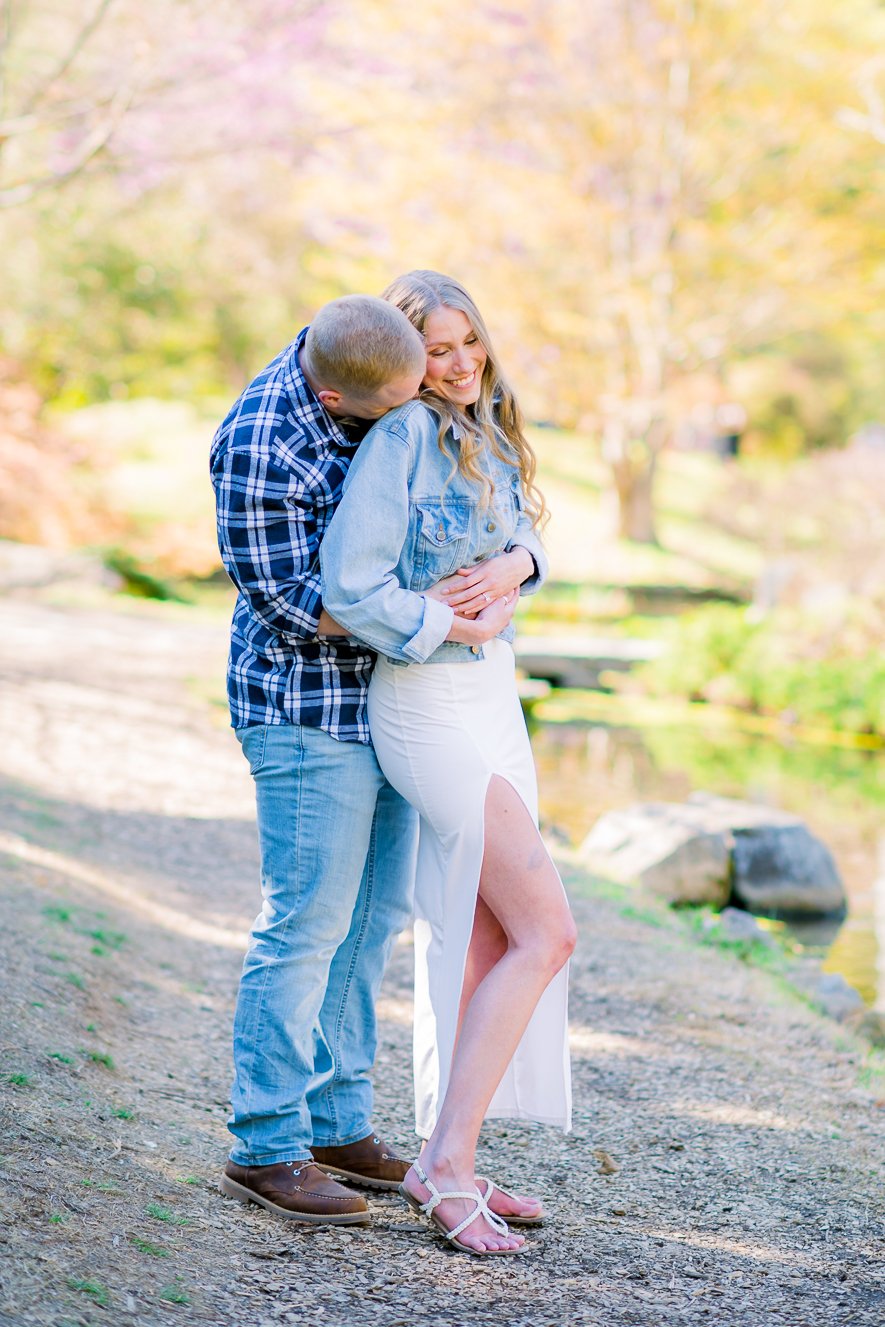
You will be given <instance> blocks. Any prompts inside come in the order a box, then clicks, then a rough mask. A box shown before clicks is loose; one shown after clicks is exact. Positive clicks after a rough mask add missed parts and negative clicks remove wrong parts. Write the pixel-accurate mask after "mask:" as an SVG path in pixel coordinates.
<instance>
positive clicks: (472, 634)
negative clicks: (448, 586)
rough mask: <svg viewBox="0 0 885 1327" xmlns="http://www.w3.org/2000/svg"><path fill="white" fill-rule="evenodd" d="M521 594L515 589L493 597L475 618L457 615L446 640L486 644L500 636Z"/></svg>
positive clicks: (463, 643) (462, 643)
mask: <svg viewBox="0 0 885 1327" xmlns="http://www.w3.org/2000/svg"><path fill="white" fill-rule="evenodd" d="M518 600H519V595H518V594H517V593H516V591H515V590H511V591H510V593H509V594H506V595H503V596H502V597H501V598H500V599H493V600H492V602H491V603H490V604H488V605H487V606H486V607H485V608H484V609H483V610H482V612H481V613H478V614H477V615H476V617H475V618H473V619H471V618H466V617H459V616H457V615H456V616H455V618H454V620H453V622H452V625H451V627H450V628H449V634H448V636H446V640H449V641H455V642H457V643H458V644H459V645H485V643H486V641H489V640H494V638H495V636H499V635H500V634H501V632H502V631H503V630H504V628H505V627H506V626H507V624H508V622H509V621H510V619H511V618H512V617H513V613H514V610H515V609H516V605H517V602H518Z"/></svg>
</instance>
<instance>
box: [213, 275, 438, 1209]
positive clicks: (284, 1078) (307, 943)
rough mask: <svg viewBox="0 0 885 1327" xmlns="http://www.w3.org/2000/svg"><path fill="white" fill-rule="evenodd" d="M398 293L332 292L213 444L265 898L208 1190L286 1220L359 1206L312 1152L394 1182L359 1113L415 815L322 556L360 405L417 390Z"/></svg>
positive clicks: (414, 357) (399, 1167) (401, 913)
mask: <svg viewBox="0 0 885 1327" xmlns="http://www.w3.org/2000/svg"><path fill="white" fill-rule="evenodd" d="M424 369H425V353H424V344H423V341H422V338H421V337H420V335H419V334H418V333H417V332H416V331H415V329H414V328H413V327H412V325H411V323H410V322H409V321H408V319H407V318H406V317H405V316H404V315H403V314H402V313H401V312H400V311H399V310H398V309H396V308H395V307H394V306H393V305H391V304H388V303H386V302H385V301H383V300H380V299H374V298H371V297H369V296H358V295H354V296H349V297H347V298H344V299H340V300H333V301H332V302H331V303H330V304H327V305H326V306H325V307H324V308H323V309H321V310H320V312H319V313H318V314H317V316H316V318H315V320H314V322H313V323H312V324H311V326H310V327H309V328H307V329H305V330H304V331H302V332H301V333H300V334H299V335H298V337H297V338H296V339H295V341H294V342H293V343H292V344H291V345H290V346H289V347H287V349H286V350H284V351H283V352H282V353H281V354H280V355H278V356H277V358H276V359H275V360H274V361H273V362H272V363H271V364H270V365H269V366H268V367H267V368H266V369H265V370H264V371H263V372H262V373H260V374H259V375H258V377H257V378H256V379H255V380H254V382H252V383H251V384H250V385H249V387H247V388H246V390H245V392H244V393H243V394H242V396H241V397H240V398H239V400H238V401H237V402H236V403H235V404H234V406H233V407H232V409H231V411H230V413H229V414H228V416H227V418H226V419H225V420H224V422H223V424H222V425H221V427H220V429H219V430H218V433H217V434H216V437H215V440H214V443H213V446H212V456H211V468H212V480H213V485H214V487H215V493H216V502H217V513H218V539H219V546H220V549H221V555H222V559H223V561H224V565H225V567H226V569H227V571H228V573H229V575H230V576H231V578H232V580H233V581H234V583H235V584H236V586H237V588H238V590H239V595H238V598H237V603H236V608H235V610H234V616H233V624H232V628H231V652H230V661H229V666H228V693H229V700H230V708H231V720H232V724H233V727H234V729H235V730H236V734H237V737H238V739H239V741H240V743H241V745H242V748H243V752H244V754H245V756H246V758H247V759H248V761H249V767H250V771H251V773H252V776H253V778H254V780H255V787H256V800H257V810H258V832H259V841H260V848H261V883H262V894H263V900H264V901H263V907H262V910H261V913H260V914H259V916H258V918H257V920H256V922H255V924H254V926H253V928H252V932H251V936H250V943H249V949H248V952H247V954H246V959H245V963H244V966H243V973H242V977H241V981H240V988H239V994H238V999H237V1009H236V1015H235V1020H234V1069H235V1080H234V1087H233V1094H232V1102H233V1115H232V1118H231V1121H230V1126H229V1127H230V1130H231V1132H232V1133H233V1135H234V1137H235V1143H234V1146H233V1149H232V1151H231V1155H230V1159H229V1161H228V1162H227V1164H226V1166H225V1169H224V1174H223V1176H222V1180H221V1189H222V1192H223V1193H225V1194H227V1195H229V1196H230V1197H233V1198H237V1199H239V1200H240V1201H242V1202H255V1203H258V1204H260V1205H261V1206H263V1207H265V1208H267V1209H268V1210H270V1211H272V1212H275V1213H276V1214H278V1215H280V1216H284V1217H288V1218H290V1219H294V1220H299V1221H307V1222H313V1223H331V1224H336V1225H354V1224H365V1223H367V1222H368V1221H369V1211H368V1205H367V1203H366V1201H365V1199H364V1198H363V1197H362V1196H361V1195H360V1194H357V1193H355V1192H353V1190H352V1189H349V1188H346V1187H344V1185H342V1184H339V1183H337V1182H336V1181H335V1180H333V1179H331V1178H330V1177H329V1175H328V1174H327V1173H326V1171H327V1170H329V1171H332V1172H333V1173H335V1174H338V1175H343V1176H345V1177H346V1178H349V1179H350V1180H351V1181H353V1182H355V1183H357V1184H362V1185H365V1186H368V1187H377V1188H383V1189H393V1188H396V1187H398V1185H399V1183H400V1182H401V1180H402V1179H403V1177H404V1176H405V1173H406V1171H407V1169H408V1163H407V1162H406V1161H402V1160H400V1159H399V1158H397V1157H396V1156H395V1155H394V1153H393V1149H392V1148H390V1147H388V1146H386V1145H385V1144H384V1143H382V1142H381V1141H380V1140H379V1139H378V1137H377V1136H376V1135H375V1133H374V1131H373V1129H372V1126H371V1122H370V1119H371V1108H372V1086H371V1082H370V1080H369V1077H368V1075H369V1070H370V1068H371V1066H372V1062H373V1060H374V1055H375V1041H376V1025H375V999H376V996H377V992H378V987H379V985H380V981H381V977H382V974H383V971H384V967H385V964H386V961H387V957H388V954H389V951H390V946H391V943H392V939H393V937H394V936H395V935H396V933H397V932H398V931H399V930H401V929H402V928H403V926H404V925H405V923H406V921H407V919H408V917H409V913H410V901H411V900H410V892H411V883H412V874H413V866H414V851H415V844H416V837H417V823H416V818H415V816H414V813H413V811H412V810H411V808H410V807H409V806H408V805H407V804H406V803H405V802H404V801H403V800H402V799H401V798H400V797H399V795H398V794H397V793H395V792H394V791H393V789H392V788H391V787H390V786H389V785H388V784H387V783H386V781H385V779H384V777H383V775H382V774H381V771H380V769H379V767H378V763H377V761H376V759H375V755H374V752H373V750H372V747H371V744H370V742H369V731H368V724H367V720H366V688H367V685H368V681H369V676H370V673H371V669H372V664H373V656H372V654H371V653H370V652H369V651H368V650H366V649H364V648H363V647H361V646H359V645H357V644H356V643H355V642H353V641H351V640H348V639H347V638H345V637H343V636H342V635H340V634H339V635H337V636H336V635H335V633H336V632H339V631H340V629H339V628H338V627H337V624H336V623H335V622H333V621H332V619H331V618H329V616H328V614H326V613H325V612H324V611H323V606H322V601H321V592H320V579H319V566H318V558H317V553H318V549H319V544H320V541H321V539H322V536H323V531H324V530H325V528H326V526H327V525H328V523H329V521H330V519H331V517H332V513H333V512H334V510H335V507H336V505H337V503H338V501H339V499H340V496H341V489H342V484H343V481H344V476H345V474H346V472H347V468H348V465H349V462H350V460H351V458H352V456H353V454H354V451H355V448H356V447H357V446H358V444H359V441H360V439H361V438H362V436H363V435H364V434H365V432H366V431H367V429H368V427H369V426H370V423H371V422H372V421H374V420H375V419H378V418H380V417H381V415H383V414H385V413H386V412H387V411H388V410H390V409H392V408H393V407H394V406H398V405H402V404H403V403H404V402H405V401H408V400H410V399H411V398H412V397H413V396H415V394H416V393H417V391H418V388H419V385H420V383H421V379H422V377H423V375H424Z"/></svg>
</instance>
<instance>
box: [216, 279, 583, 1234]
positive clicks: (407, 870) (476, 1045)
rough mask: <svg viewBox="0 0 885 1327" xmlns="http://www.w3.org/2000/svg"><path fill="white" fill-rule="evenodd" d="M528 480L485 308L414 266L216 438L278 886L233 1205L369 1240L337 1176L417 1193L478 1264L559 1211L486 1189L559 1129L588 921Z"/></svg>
mask: <svg viewBox="0 0 885 1327" xmlns="http://www.w3.org/2000/svg"><path fill="white" fill-rule="evenodd" d="M534 472H535V462H534V457H533V454H532V451H531V448H530V446H529V444H528V442H527V440H526V438H525V435H524V432H523V424H522V416H521V414H520V411H519V407H518V405H517V402H516V400H515V398H514V396H513V393H512V392H511V390H510V388H509V386H508V385H507V383H506V381H505V380H504V378H503V377H502V375H501V373H500V370H499V368H498V364H497V360H496V357H495V354H494V351H493V350H492V347H491V344H490V341H489V337H488V333H487V331H486V328H485V324H484V322H483V320H482V318H481V316H480V313H479V311H478V309H477V308H476V306H475V304H474V303H473V301H472V300H471V298H470V296H469V295H468V294H467V292H466V291H465V290H464V288H463V287H462V286H461V285H459V284H458V283H457V282H455V281H453V280H451V279H450V278H448V277H444V276H441V275H440V274H439V273H435V272H425V271H420V272H410V273H408V274H407V275H405V276H403V277H400V278H398V279H397V280H396V281H395V282H393V284H392V285H391V286H390V287H389V288H388V289H387V290H386V291H385V292H384V294H383V296H382V298H380V299H375V298H372V297H369V296H356V295H355V296H349V297H346V298H344V299H339V300H334V301H332V303H330V304H327V305H326V306H325V307H324V308H323V309H321V310H320V312H319V313H318V314H317V316H316V318H315V320H314V321H313V323H312V324H311V325H310V327H308V328H307V329H305V331H303V332H301V333H300V334H299V336H298V337H297V338H296V340H295V341H294V342H293V343H292V344H291V345H290V346H289V347H288V348H287V349H286V350H284V351H283V352H282V353H281V354H280V355H278V356H277V358H276V359H275V360H274V361H273V362H272V363H271V364H270V365H269V366H268V367H267V368H266V369H265V370H264V372H263V373H261V374H259V376H258V377H257V378H256V379H255V380H254V382H252V383H251V384H250V386H249V387H248V388H247V389H246V391H245V392H244V393H243V395H242V396H241V397H240V398H239V400H238V401H237V402H236V403H235V405H234V406H233V408H232V409H231V411H230V413H229V414H228V416H227V418H226V419H225V421H224V423H223V424H222V425H221V428H220V429H219V431H218V433H217V435H216V438H215V441H214V443H213V448H212V477H213V483H214V487H215V492H216V501H217V512H218V535H219V545H220V548H221V553H222V557H223V560H224V564H225V567H226V568H227V570H228V572H229V574H230V576H231V577H232V579H233V581H234V582H235V584H236V586H237V589H238V590H239V595H238V597H237V603H236V608H235V610H234V617H233V624H232V629H231V653H230V661H229V667H228V692H229V698H230V707H231V716H232V723H233V726H234V728H235V730H236V735H237V737H238V739H239V741H240V743H241V746H242V749H243V753H244V755H245V756H246V759H247V760H248V762H249V768H250V772H251V774H252V776H253V779H254V781H255V791H256V799H257V808H258V831H259V840H260V849H261V887H262V897H263V903H262V908H261V912H260V913H259V916H258V918H257V920H256V922H255V924H254V926H253V928H252V932H251V936H250V941H249V948H248V952H247V954H246V959H245V963H244V967H243V973H242V977H241V981H240V987H239V995H238V1000H237V1008H236V1016H235V1022H234V1066H235V1081H234V1087H233V1096H232V1103H233V1115H232V1118H231V1121H230V1129H231V1132H232V1133H233V1135H234V1138H235V1142H234V1146H233V1150H232V1152H231V1156H230V1159H229V1161H228V1162H227V1164H226V1166H225V1169H224V1174H223V1176H222V1181H221V1188H222V1191H223V1192H224V1193H226V1194H227V1195H229V1196H230V1197H232V1198H237V1199H239V1200H240V1201H243V1202H254V1203H258V1204H260V1205H261V1206H263V1207H265V1208H267V1209H269V1210H270V1211H271V1212H274V1213H276V1214H277V1215H279V1216H284V1217H288V1218H290V1219H294V1220H300V1221H308V1222H314V1223H332V1224H339V1225H345V1224H346V1225H356V1224H365V1223H367V1222H368V1221H369V1220H370V1213H369V1209H368V1206H367V1204H366V1201H365V1199H364V1198H363V1196H362V1195H361V1194H359V1193H357V1192H355V1191H354V1189H353V1188H352V1187H348V1186H350V1185H358V1186H364V1187H367V1188H377V1189H399V1191H400V1193H401V1194H402V1195H403V1197H404V1198H405V1199H406V1201H407V1202H408V1203H409V1204H410V1206H412V1207H413V1208H414V1209H415V1210H416V1211H418V1210H420V1211H422V1212H424V1213H425V1214H426V1215H427V1216H428V1217H429V1218H430V1220H431V1221H432V1222H433V1223H434V1225H435V1226H436V1227H437V1228H438V1229H439V1230H440V1231H441V1232H442V1233H443V1234H444V1235H445V1236H446V1237H447V1238H449V1239H450V1240H451V1241H452V1243H453V1245H454V1247H456V1248H458V1249H460V1250H462V1251H463V1252H466V1253H472V1254H511V1253H517V1252H519V1251H520V1249H521V1248H523V1247H524V1237H523V1236H522V1235H520V1234H517V1233H514V1232H512V1231H511V1230H510V1229H509V1227H510V1226H519V1225H532V1224H538V1223H540V1221H542V1220H543V1216H544V1213H543V1209H542V1206H541V1203H540V1202H539V1201H538V1200H537V1199H534V1198H527V1197H522V1196H519V1195H516V1194H513V1193H510V1192H509V1191H508V1190H507V1189H506V1188H504V1187H503V1184H499V1183H497V1179H498V1178H501V1177H496V1180H495V1181H493V1180H491V1179H487V1178H485V1177H481V1176H477V1175H476V1173H475V1150H476V1143H477V1138H478V1135H479V1130H480V1126H481V1124H482V1121H483V1119H484V1118H486V1117H495V1118H505V1119H528V1120H535V1121H539V1122H542V1123H544V1124H550V1125H558V1126H560V1127H561V1128H563V1129H567V1128H569V1127H570V1115H571V1095H570V1078H569V1063H568V1050H567V1010H566V999H567V961H568V958H569V955H570V954H571V951H572V949H573V946H574V936H575V932H574V925H573V922H572V918H571V915H570V912H569V908H568V904H567V901H566V898H565V893H564V890H563V887H562V883H561V881H560V879H559V876H558V874H557V872H556V869H555V867H554V865H553V863H552V861H551V859H550V857H549V855H548V853H547V851H546V849H545V847H544V845H543V843H542V840H541V838H540V836H539V834H538V829H537V807H536V801H537V794H536V787H535V775H534V767H533V764H532V756H531V751H530V748H529V742H528V735H527V733H526V728H525V723H524V721H523V717H522V712H521V709H520V705H519V700H518V697H517V691H516V684H515V678H514V657H513V649H512V646H511V643H510V642H511V640H512V637H513V627H512V624H511V618H512V615H513V611H514V608H515V605H516V602H517V599H518V598H519V595H520V594H526V593H530V592H532V591H533V590H534V589H536V588H537V586H538V585H539V583H540V582H541V581H542V579H543V577H544V574H545V566H546V563H545V557H544V552H543V549H542V547H541V544H540V541H539V538H538V533H537V528H538V525H539V522H540V521H541V519H542V518H543V515H544V504H543V499H542V497H541V495H540V494H539V493H538V491H537V489H536V488H535V486H534ZM412 916H414V936H415V1030H414V1052H415V1115H416V1131H417V1134H418V1136H419V1138H420V1139H421V1140H422V1147H421V1151H420V1155H418V1156H417V1157H416V1158H415V1159H414V1160H412V1161H411V1163H410V1162H409V1161H408V1160H404V1159H400V1158H399V1157H398V1156H396V1154H395V1152H394V1150H393V1148H391V1147H390V1146H389V1145H387V1144H385V1143H384V1142H383V1141H381V1140H380V1139H379V1138H378V1137H377V1135H376V1134H375V1132H374V1130H373V1128H372V1123H371V1110H372V1086H371V1082H370V1079H369V1071H370V1069H371V1067H372V1062H373V1059H374V1054H375V1043H376V1024H375V1001H376V997H377V993H378V988H379V985H380V982H381V977H382V974H383V971H384V967H385V964H386V961H387V957H388V954H389V952H390V948H391V944H392V941H393V939H394V937H395V936H396V934H397V933H398V932H399V931H401V930H402V929H403V928H404V927H405V926H406V924H407V923H408V921H409V919H410V917H412ZM333 1176H336V1177H338V1178H337V1179H336V1178H332V1177H333ZM339 1180H343V1181H344V1183H341V1182H339Z"/></svg>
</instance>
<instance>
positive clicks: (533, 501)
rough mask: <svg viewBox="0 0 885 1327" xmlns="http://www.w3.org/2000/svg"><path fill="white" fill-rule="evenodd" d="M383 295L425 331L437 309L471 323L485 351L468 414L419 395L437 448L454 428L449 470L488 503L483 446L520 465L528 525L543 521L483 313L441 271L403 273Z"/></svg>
mask: <svg viewBox="0 0 885 1327" xmlns="http://www.w3.org/2000/svg"><path fill="white" fill-rule="evenodd" d="M381 298H382V299H386V300H388V301H389V302H390V303H391V304H395V305H396V306H397V308H398V309H402V311H403V313H404V314H405V315H406V317H407V318H408V320H409V322H410V323H411V324H412V325H413V327H416V328H417V329H418V331H419V332H420V333H421V334H422V335H423V334H424V325H425V323H426V322H427V319H428V317H429V316H430V314H431V313H433V312H435V310H436V309H440V308H443V307H445V308H449V309H460V311H461V312H462V313H463V314H464V315H465V317H466V318H467V319H468V321H469V322H470V325H471V327H472V328H473V330H474V332H475V333H476V336H477V339H478V340H479V343H480V345H481V346H482V348H483V350H484V351H485V352H486V364H485V368H484V369H483V375H482V380H481V382H480V389H479V399H478V400H477V402H476V404H475V405H474V406H473V408H472V413H471V414H467V413H466V411H464V410H460V409H459V408H458V406H456V405H455V404H454V403H453V402H452V401H449V400H448V399H447V398H446V397H444V396H440V395H439V393H438V392H435V391H432V390H431V389H430V388H427V387H425V388H423V389H422V391H421V394H420V399H421V400H422V401H424V402H425V404H426V405H428V406H430V407H431V408H432V409H433V410H434V412H435V413H436V414H437V415H438V416H439V448H440V451H442V452H444V453H446V454H447V455H448V454H449V449H448V447H447V445H446V435H447V434H448V432H449V430H450V429H451V428H452V427H453V426H454V430H455V439H456V442H455V447H456V451H455V455H454V457H453V462H454V464H453V467H452V474H454V473H455V470H456V469H457V470H459V471H460V472H461V474H462V475H463V476H464V478H465V479H467V480H469V481H470V482H471V483H474V484H476V485H477V487H478V488H479V489H480V490H481V491H482V493H483V500H484V501H485V502H486V503H488V502H490V501H491V500H492V497H493V496H494V484H493V483H492V481H491V480H490V478H489V476H488V475H487V474H486V473H485V472H484V470H483V469H482V467H481V465H480V464H479V458H480V456H481V454H482V452H483V450H484V448H486V447H489V448H490V449H491V450H492V451H493V452H494V454H495V455H496V456H497V457H498V458H499V460H502V461H506V462H507V463H508V464H509V465H513V464H514V462H515V463H516V464H517V465H518V467H519V475H520V479H521V480H522V487H523V491H524V493H525V497H526V507H527V510H528V514H529V515H530V517H531V519H532V524H533V525H536V526H537V525H539V524H543V523H545V522H546V520H547V515H548V513H547V507H546V504H545V502H544V498H543V495H542V493H541V492H540V490H539V489H538V488H537V486H536V484H535V472H536V470H537V461H536V459H535V453H534V452H533V451H532V448H531V444H530V443H529V441H528V439H527V438H526V436H525V423H524V420H523V415H522V411H521V410H520V408H519V405H518V404H517V401H516V397H515V396H514V395H513V392H512V390H511V388H510V386H509V385H508V383H507V382H506V380H505V379H504V378H503V377H502V375H501V371H500V369H499V368H498V361H497V358H496V356H495V352H494V351H493V349H492V343H491V340H490V339H489V333H488V329H487V328H486V325H485V323H484V321H483V318H482V314H481V313H480V311H479V309H478V308H477V307H476V305H475V304H474V302H473V300H472V299H471V298H470V296H469V295H468V293H467V291H466V290H465V289H464V287H463V286H462V285H461V284H460V283H459V282H457V281H455V280H453V278H452V277H450V276H443V274H442V273H441V272H429V271H415V272H406V273H405V274H404V275H403V276H398V277H397V278H396V280H395V281H392V282H391V283H390V285H389V286H388V287H387V289H386V290H385V291H383V292H382V295H381Z"/></svg>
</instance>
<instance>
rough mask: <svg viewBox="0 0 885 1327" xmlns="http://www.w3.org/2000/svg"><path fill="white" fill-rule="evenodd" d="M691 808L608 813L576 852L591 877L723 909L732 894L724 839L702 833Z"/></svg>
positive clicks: (661, 805) (657, 805)
mask: <svg viewBox="0 0 885 1327" xmlns="http://www.w3.org/2000/svg"><path fill="white" fill-rule="evenodd" d="M701 821H702V817H701V816H699V814H698V812H697V810H696V809H695V808H693V807H687V806H679V805H676V804H673V805H670V804H668V803H665V802H646V803H643V804H642V805H639V806H632V807H629V808H628V809H627V810H624V811H610V812H609V813H608V814H607V815H604V816H602V817H601V819H599V820H598V821H597V822H596V824H595V825H594V826H593V829H592V830H591V831H590V833H589V834H588V835H587V838H586V839H585V840H584V842H583V844H582V845H581V848H580V856H581V860H582V861H583V862H584V863H585V864H586V866H587V867H588V868H589V869H590V870H591V871H593V873H594V874H595V875H600V876H603V877H604V878H605V879H607V880H616V881H618V882H619V883H620V884H624V885H628V884H638V885H641V886H642V888H643V889H647V890H648V891H649V892H650V893H652V894H656V895H657V896H658V897H659V898H662V899H666V901H667V902H668V903H712V904H713V905H714V906H715V907H724V906H725V904H726V903H727V902H728V898H729V894H730V893H731V883H730V862H729V853H728V845H727V843H726V841H725V836H724V835H723V834H721V833H720V832H718V831H715V832H713V833H709V832H707V830H706V829H705V828H704V826H703V824H702V823H701Z"/></svg>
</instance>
